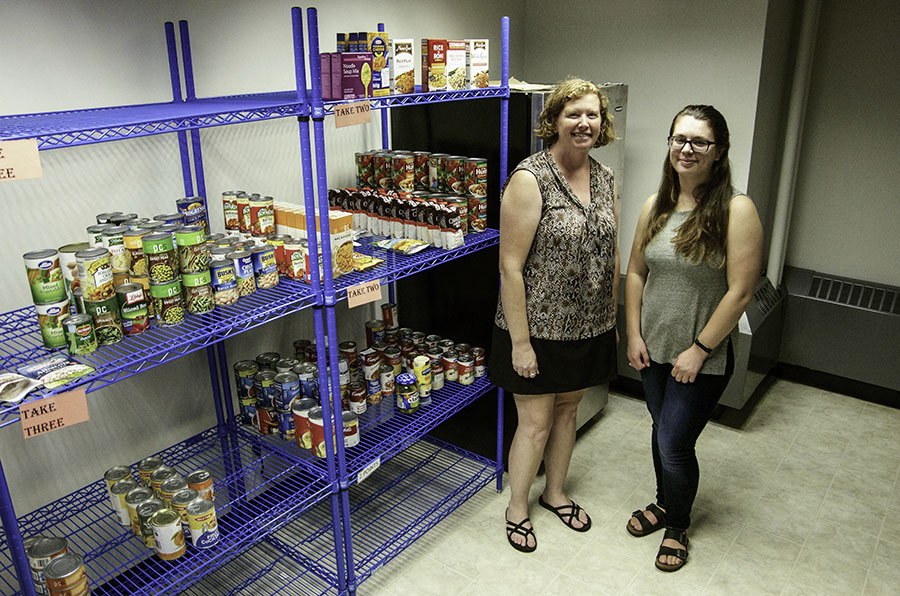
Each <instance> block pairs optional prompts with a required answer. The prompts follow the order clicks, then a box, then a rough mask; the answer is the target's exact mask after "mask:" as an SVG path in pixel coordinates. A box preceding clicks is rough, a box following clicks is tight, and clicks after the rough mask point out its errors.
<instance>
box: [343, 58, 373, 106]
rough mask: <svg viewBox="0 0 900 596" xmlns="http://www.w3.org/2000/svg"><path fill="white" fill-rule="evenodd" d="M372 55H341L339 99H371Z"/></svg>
mask: <svg viewBox="0 0 900 596" xmlns="http://www.w3.org/2000/svg"><path fill="white" fill-rule="evenodd" d="M372 78H373V77H372V53H371V52H344V53H343V54H341V99H367V98H369V97H372Z"/></svg>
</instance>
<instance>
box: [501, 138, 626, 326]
mask: <svg viewBox="0 0 900 596" xmlns="http://www.w3.org/2000/svg"><path fill="white" fill-rule="evenodd" d="M590 165H591V183H590V184H591V204H590V205H589V206H587V207H585V206H584V205H582V204H581V202H580V201H579V200H578V197H577V196H575V193H574V192H573V191H572V188H571V187H570V186H569V183H568V182H567V181H566V179H565V177H564V176H563V174H562V171H561V170H560V169H559V166H557V164H556V160H554V159H553V156H552V155H551V154H550V152H549V151H548V150H546V149H545V150H543V151H541V152H539V153H535V154H534V155H532V156H531V157H528V158H526V159H525V160H523V161H522V163H520V164H519V165H518V166H516V169H515V170H513V173H515V172H517V171H518V170H526V171H528V172H531V173H532V174H534V176H535V178H537V182H538V187H539V189H540V192H541V220H540V222H539V223H538V227H537V230H536V231H535V234H534V240H533V241H532V243H531V250H530V251H529V253H528V257H527V259H526V260H525V267H524V269H523V271H522V276H523V278H524V280H525V311H526V315H527V316H528V330H529V335H531V337H535V338H539V339H550V340H557V341H566V340H576V339H587V338H590V337H594V336H597V335H600V334H602V333H605V332H606V331H609V330H610V329H612V328H613V327H614V326H615V324H616V297H615V296H613V295H612V286H613V279H614V277H615V275H616V274H617V273H618V272H616V271H615V261H616V242H617V239H616V220H615V214H614V212H613V193H614V186H613V173H612V170H610V169H609V168H607V167H606V166H604V165H602V164H600V163H599V162H597V161H596V160H594V159H593V158H591V159H590ZM511 175H512V174H510V176H511ZM508 182H509V180H508V179H507V182H506V183H508ZM505 189H506V184H504V186H503V190H505ZM495 323H496V324H497V326H499V327H500V328H502V329H508V328H509V327H508V325H507V322H506V317H505V315H504V313H503V303H502V298H501V299H500V300H498V304H497V315H496V318H495Z"/></svg>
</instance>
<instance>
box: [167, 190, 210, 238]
mask: <svg viewBox="0 0 900 596" xmlns="http://www.w3.org/2000/svg"><path fill="white" fill-rule="evenodd" d="M175 206H176V207H178V211H179V212H180V213H181V214H182V216H184V225H186V226H201V227H202V228H203V231H204V233H206V234H208V233H209V221H208V218H207V217H206V198H205V197H184V198H183V199H178V200H177V201H175Z"/></svg>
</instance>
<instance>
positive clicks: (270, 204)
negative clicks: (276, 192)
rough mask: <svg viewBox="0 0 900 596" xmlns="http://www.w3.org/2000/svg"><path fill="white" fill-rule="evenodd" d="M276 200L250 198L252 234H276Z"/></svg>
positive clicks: (270, 198)
mask: <svg viewBox="0 0 900 596" xmlns="http://www.w3.org/2000/svg"><path fill="white" fill-rule="evenodd" d="M274 205H275V200H274V199H273V198H272V197H250V233H251V234H262V235H264V236H268V235H269V234H274V233H275V207H274Z"/></svg>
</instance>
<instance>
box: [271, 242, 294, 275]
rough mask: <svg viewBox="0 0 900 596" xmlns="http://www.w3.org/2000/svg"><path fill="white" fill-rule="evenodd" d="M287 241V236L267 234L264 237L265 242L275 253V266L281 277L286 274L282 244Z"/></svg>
mask: <svg viewBox="0 0 900 596" xmlns="http://www.w3.org/2000/svg"><path fill="white" fill-rule="evenodd" d="M287 240H291V237H290V236H288V235H287V234H269V235H268V236H267V237H266V242H267V243H268V244H269V246H271V247H272V249H273V250H274V251H275V266H276V267H277V268H278V273H280V274H281V275H287V273H288V268H287V261H286V260H285V258H284V243H285V241H287Z"/></svg>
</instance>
